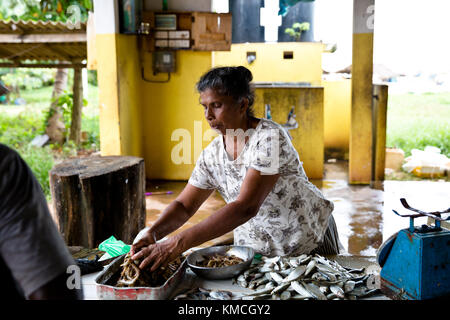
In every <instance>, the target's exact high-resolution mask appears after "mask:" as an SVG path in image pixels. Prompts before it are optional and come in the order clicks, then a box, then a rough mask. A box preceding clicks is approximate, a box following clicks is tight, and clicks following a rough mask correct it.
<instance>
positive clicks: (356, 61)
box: [349, 0, 375, 184]
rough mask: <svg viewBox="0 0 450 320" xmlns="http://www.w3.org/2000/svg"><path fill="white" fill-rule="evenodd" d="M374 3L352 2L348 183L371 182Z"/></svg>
mask: <svg viewBox="0 0 450 320" xmlns="http://www.w3.org/2000/svg"><path fill="white" fill-rule="evenodd" d="M374 9H375V6H374V0H354V1H353V49H352V50H353V54H352V109H351V125H350V146H349V183H351V184H370V181H371V179H372V133H373V129H372V72H373V23H374Z"/></svg>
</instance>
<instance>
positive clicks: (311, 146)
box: [254, 87, 324, 179]
mask: <svg viewBox="0 0 450 320" xmlns="http://www.w3.org/2000/svg"><path fill="white" fill-rule="evenodd" d="M255 95H256V97H255V107H254V110H255V115H256V116H257V117H263V116H264V106H265V104H270V106H271V114H272V120H273V121H275V122H277V123H280V124H283V123H285V122H286V120H287V117H288V114H289V111H290V110H291V108H292V107H294V114H295V115H296V118H295V119H296V120H297V122H298V128H296V129H292V130H290V131H289V134H290V135H291V137H292V144H293V145H294V148H295V149H296V150H297V152H298V154H299V157H300V161H302V162H303V168H304V170H305V173H306V175H307V176H308V178H310V179H322V178H323V161H324V158H323V157H324V147H323V143H324V137H323V133H324V129H323V123H324V122H323V99H324V89H323V88H322V87H302V88H256V90H255Z"/></svg>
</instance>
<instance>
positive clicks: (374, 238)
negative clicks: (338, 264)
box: [146, 161, 450, 256]
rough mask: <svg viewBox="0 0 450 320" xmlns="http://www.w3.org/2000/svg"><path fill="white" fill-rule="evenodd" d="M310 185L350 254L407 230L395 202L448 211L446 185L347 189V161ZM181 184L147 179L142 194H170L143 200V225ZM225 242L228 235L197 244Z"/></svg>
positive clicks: (372, 250)
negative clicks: (328, 207) (330, 207)
mask: <svg viewBox="0 0 450 320" xmlns="http://www.w3.org/2000/svg"><path fill="white" fill-rule="evenodd" d="M311 182H313V183H314V184H315V185H316V186H317V187H318V188H319V189H321V190H322V192H323V193H324V195H325V196H326V197H327V198H328V199H329V200H332V201H333V203H334V205H335V209H334V212H333V215H334V218H335V220H336V225H337V228H338V232H339V237H340V240H341V243H342V245H343V246H344V248H345V250H346V252H347V253H348V254H351V255H360V256H375V255H376V250H377V249H378V247H379V246H380V245H381V244H382V243H383V241H385V240H386V239H387V238H389V237H390V236H391V235H392V234H394V233H395V232H397V231H399V230H400V229H404V228H407V227H408V226H409V219H408V218H401V217H399V216H397V215H395V214H394V213H393V212H392V209H394V210H396V211H398V212H399V213H401V214H406V213H411V211H408V210H406V209H404V208H403V206H402V205H401V203H400V198H406V200H407V201H408V203H409V205H410V206H411V207H413V208H416V209H420V210H423V211H441V210H444V209H447V208H448V207H450V182H444V181H442V182H436V181H385V182H384V183H382V184H381V185H380V186H378V189H375V188H371V187H370V186H366V185H349V184H348V183H347V163H346V162H344V161H342V162H338V163H332V164H325V179H324V180H318V181H311ZM185 185H186V182H185V181H155V180H151V181H147V192H155V191H158V192H164V191H172V192H173V194H163V195H161V194H158V195H150V196H147V198H146V206H147V226H148V225H150V224H151V223H152V222H154V221H155V220H156V219H157V218H158V216H159V215H160V214H161V212H162V210H164V208H165V207H166V206H167V205H168V204H169V203H170V202H171V201H173V200H174V199H175V198H176V196H177V195H178V194H179V193H180V192H181V190H182V189H183V188H184V186H185ZM224 205H225V201H223V199H222V198H221V196H220V195H219V194H218V193H217V192H215V193H213V194H212V195H211V196H210V198H209V199H208V200H207V201H205V203H204V204H203V205H202V206H201V207H200V209H199V210H198V212H197V213H196V214H195V215H194V216H193V217H192V218H191V219H190V220H189V221H188V222H187V223H186V224H185V225H184V226H183V227H182V228H181V229H180V230H184V229H185V228H189V227H190V226H192V225H194V224H195V223H197V222H199V221H201V220H203V219H205V218H206V217H208V216H209V215H210V214H211V213H213V212H215V211H216V210H217V209H219V208H221V207H222V206H224ZM415 221H416V222H415V225H418V226H420V225H422V224H426V223H427V218H418V219H416V220H415ZM180 230H178V231H176V232H174V234H175V233H177V232H180ZM231 241H232V233H231V232H230V233H228V234H227V235H224V236H222V237H220V238H217V239H214V240H212V241H208V242H206V243H204V244H203V245H202V246H209V245H214V244H221V243H227V242H231Z"/></svg>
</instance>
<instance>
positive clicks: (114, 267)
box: [95, 254, 186, 300]
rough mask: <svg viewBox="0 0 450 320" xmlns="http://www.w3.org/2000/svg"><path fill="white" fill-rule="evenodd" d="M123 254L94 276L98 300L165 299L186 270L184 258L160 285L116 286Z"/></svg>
mask: <svg viewBox="0 0 450 320" xmlns="http://www.w3.org/2000/svg"><path fill="white" fill-rule="evenodd" d="M124 257H125V254H123V255H121V256H119V257H117V258H116V259H115V260H114V261H113V262H111V263H110V264H109V265H108V266H106V267H105V269H104V270H103V271H102V272H101V273H100V274H99V275H98V276H97V277H96V278H95V283H96V288H97V297H98V298H99V299H100V300H167V299H170V298H171V295H172V293H173V292H174V290H175V289H176V288H177V286H178V285H179V283H180V281H181V280H182V279H183V277H184V274H185V272H186V259H184V261H183V262H182V263H181V265H180V267H179V268H178V270H177V271H176V272H175V273H174V274H173V275H172V276H171V277H170V278H169V279H167V281H166V282H165V283H164V284H163V285H162V286H160V287H132V288H123V287H116V286H114V285H113V284H115V283H116V282H117V280H118V277H119V273H120V265H121V264H122V263H123V259H124Z"/></svg>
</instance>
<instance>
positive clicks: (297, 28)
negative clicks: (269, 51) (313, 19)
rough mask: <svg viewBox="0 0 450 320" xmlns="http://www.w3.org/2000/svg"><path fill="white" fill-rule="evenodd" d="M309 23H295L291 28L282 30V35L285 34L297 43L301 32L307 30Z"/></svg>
mask: <svg viewBox="0 0 450 320" xmlns="http://www.w3.org/2000/svg"><path fill="white" fill-rule="evenodd" d="M309 26H310V24H309V22H302V23H300V22H295V23H294V24H293V25H292V27H291V28H286V29H284V33H287V34H288V35H290V36H291V37H293V38H294V39H295V41H299V40H300V37H301V35H302V32H303V31H308V30H309Z"/></svg>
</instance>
